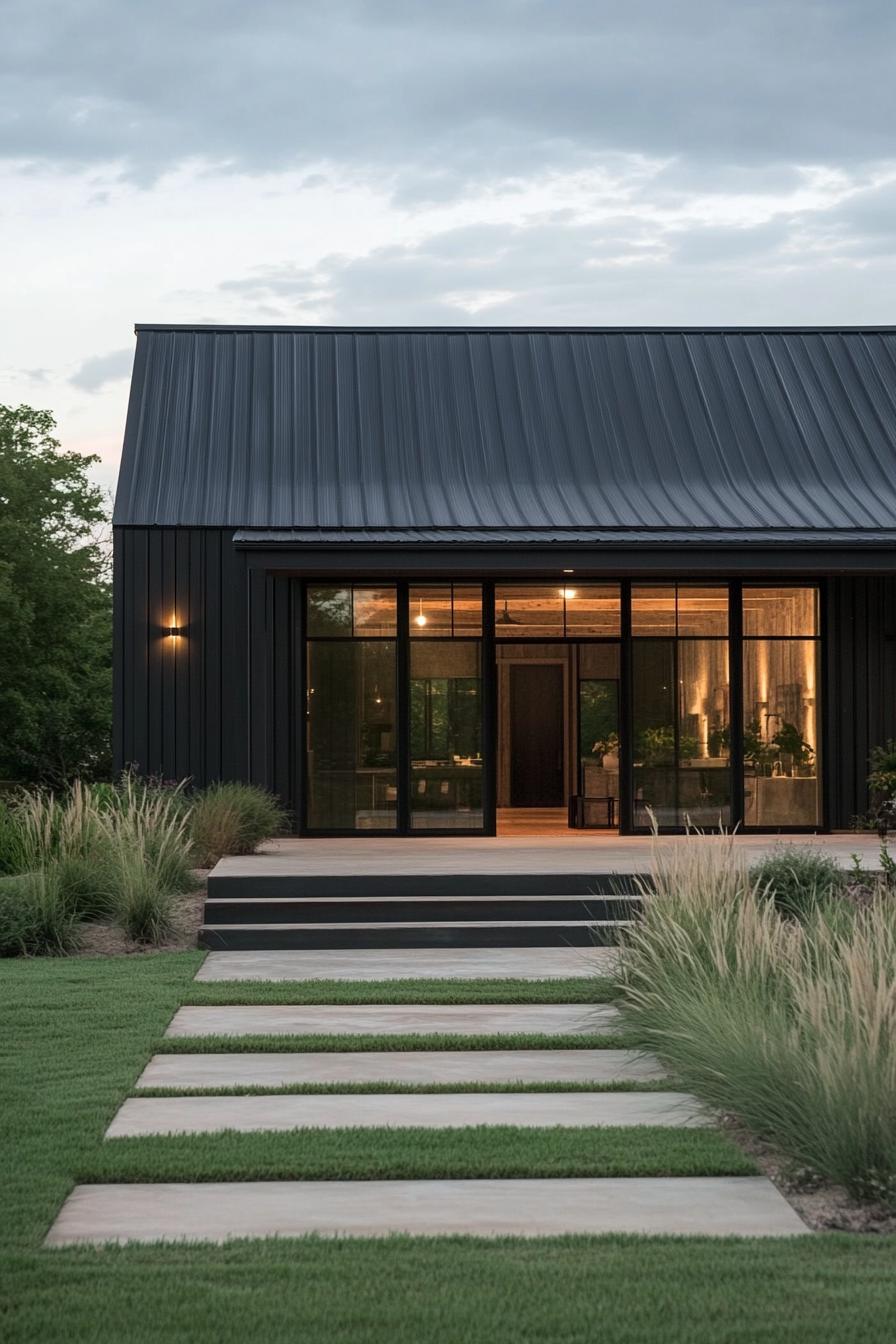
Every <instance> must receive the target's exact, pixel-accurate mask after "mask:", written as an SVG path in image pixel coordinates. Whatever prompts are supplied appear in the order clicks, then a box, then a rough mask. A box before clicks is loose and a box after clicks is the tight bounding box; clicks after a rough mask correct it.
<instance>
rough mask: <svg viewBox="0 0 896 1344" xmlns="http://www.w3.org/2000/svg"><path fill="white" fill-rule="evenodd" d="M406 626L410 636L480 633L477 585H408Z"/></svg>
mask: <svg viewBox="0 0 896 1344" xmlns="http://www.w3.org/2000/svg"><path fill="white" fill-rule="evenodd" d="M408 625H409V629H410V632H411V638H412V639H439V638H444V637H445V636H451V635H454V636H463V635H479V634H481V633H482V586H481V584H478V583H477V584H458V583H430V584H412V585H411V588H410V590H409V594H408Z"/></svg>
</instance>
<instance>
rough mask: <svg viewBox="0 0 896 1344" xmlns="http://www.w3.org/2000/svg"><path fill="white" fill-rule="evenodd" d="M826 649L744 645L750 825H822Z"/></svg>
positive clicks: (802, 642) (787, 643) (813, 644)
mask: <svg viewBox="0 0 896 1344" xmlns="http://www.w3.org/2000/svg"><path fill="white" fill-rule="evenodd" d="M818 660H819V642H818V640H814V639H748V640H745V641H744V821H745V823H746V825H747V826H761V827H763V828H769V827H774V826H816V825H818V824H820V821H821V771H820V762H819V759H818V755H819V741H818V686H819V666H818Z"/></svg>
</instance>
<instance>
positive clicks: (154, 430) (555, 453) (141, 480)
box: [115, 326, 896, 545]
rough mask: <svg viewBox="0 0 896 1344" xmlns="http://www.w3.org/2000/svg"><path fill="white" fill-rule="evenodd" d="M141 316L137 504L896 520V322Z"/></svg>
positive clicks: (594, 532) (337, 533)
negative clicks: (156, 321) (352, 321)
mask: <svg viewBox="0 0 896 1344" xmlns="http://www.w3.org/2000/svg"><path fill="white" fill-rule="evenodd" d="M137 335H138V339H137V354H136V360H135V365H134V376H133V382H132V387H131V402H130V408H129V412H128V421H127V429H126V432H125V444H124V454H123V459H122V465H121V474H120V478H119V486H118V495H117V499H116V505H115V522H116V523H117V524H119V525H143V526H150V525H157V526H178V525H182V526H226V527H229V526H233V527H235V528H241V529H253V528H254V529H266V530H269V532H270V531H277V530H281V531H283V532H284V536H283V537H281V538H280V539H281V540H287V539H288V538H287V537H286V535H285V534H286V533H288V532H289V531H290V530H291V529H296V528H300V529H311V530H314V529H317V530H318V532H319V538H318V539H319V540H321V541H330V542H332V541H334V540H340V539H341V540H350V539H351V538H352V534H355V533H359V534H363V539H364V540H368V541H369V540H371V539H373V537H374V536H375V534H376V532H377V530H378V529H382V530H383V531H382V533H381V536H382V539H383V540H384V541H387V540H390V539H394V538H390V536H389V534H390V533H401V532H407V531H408V530H409V529H410V530H412V531H413V532H414V534H415V535H416V534H419V536H420V539H421V540H426V538H427V537H431V538H432V539H433V540H442V541H444V540H446V539H447V538H446V537H445V535H444V533H446V532H448V533H452V534H454V535H458V534H459V535H464V534H466V539H467V540H470V539H471V535H470V530H471V529H473V530H476V532H477V534H478V535H480V536H481V538H482V540H483V541H501V540H504V539H513V540H520V539H523V540H525V539H526V534H527V533H531V534H533V535H532V537H531V539H532V540H535V539H541V540H544V539H545V538H546V537H547V538H548V539H550V534H551V533H552V532H554V531H559V532H562V533H563V539H564V540H571V539H575V537H576V534H577V533H581V534H582V536H581V539H582V540H585V539H586V536H587V538H588V539H598V540H599V539H601V536H602V534H604V533H606V534H608V535H612V536H618V537H621V536H622V535H623V534H629V533H643V534H648V533H649V534H650V535H651V537H652V539H654V540H656V538H657V535H659V537H660V538H661V539H662V538H663V537H668V539H669V540H673V539H675V540H679V541H680V540H681V539H682V533H683V530H684V532H685V533H686V534H687V533H694V534H697V533H700V534H701V535H702V534H704V533H707V534H710V537H711V536H712V534H714V533H718V535H719V536H720V537H722V536H723V535H724V537H725V538H727V539H731V538H732V537H733V536H734V535H735V534H736V535H738V536H739V537H740V538H741V539H743V540H750V539H751V538H752V539H759V538H761V539H762V540H769V539H771V538H773V537H774V538H777V536H778V534H781V535H782V539H783V540H786V539H788V537H790V536H791V535H792V536H793V539H794V540H796V539H797V534H800V535H802V536H807V535H808V537H809V538H811V540H812V541H813V542H816V543H817V542H818V541H822V542H823V543H825V542H826V543H827V544H833V543H834V542H835V540H836V539H838V538H839V540H840V543H841V544H842V539H843V533H844V532H845V533H847V534H849V533H855V531H856V530H857V529H858V530H861V532H862V533H863V535H864V539H865V540H866V541H867V542H870V543H871V544H876V545H881V544H892V543H893V542H896V328H892V327H878V328H861V329H859V328H828V327H824V328H821V327H817V328H803V327H799V328H797V327H787V328H774V329H772V328H769V329H762V330H758V329H753V328H750V329H735V328H720V327H714V328H702V329H696V328H690V327H689V328H650V329H639V330H633V329H628V328H601V329H597V328H595V329H584V328H563V329H558V328H545V327H541V328H537V329H536V328H532V329H521V328H497V327H488V328H484V327H483V328H470V329H466V328H427V329H422V328H408V327H390V328H385V327H384V328H377V329H370V328H354V329H351V330H348V329H341V328H310V327H292V328H287V327H248V328H246V327H160V326H139V327H138V328H137ZM440 533H441V534H443V535H441V536H440V535H439V534H440ZM835 534H836V535H835ZM268 539H270V538H268ZM559 539H560V538H559V537H558V540H559ZM247 540H248V538H247ZM857 540H858V538H857Z"/></svg>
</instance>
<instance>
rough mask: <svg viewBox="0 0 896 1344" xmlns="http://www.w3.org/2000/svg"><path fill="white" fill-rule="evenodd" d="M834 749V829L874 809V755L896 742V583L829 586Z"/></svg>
mask: <svg viewBox="0 0 896 1344" xmlns="http://www.w3.org/2000/svg"><path fill="white" fill-rule="evenodd" d="M826 591H827V602H826V606H827V611H826V615H827V620H826V623H825V624H826V630H827V638H826V641H825V643H826V664H827V694H826V696H825V700H826V706H825V707H826V711H827V715H826V720H827V722H826V727H827V735H826V747H827V756H828V760H827V764H826V766H824V767H823V768H824V770H825V775H826V778H827V780H828V798H829V803H830V824H831V827H832V828H834V829H842V828H844V827H848V826H849V825H850V824H851V822H852V819H853V817H855V816H857V815H860V814H861V813H862V812H864V811H866V809H867V807H868V788H867V783H866V780H867V775H868V769H869V766H868V757H869V755H870V753H871V750H872V748H874V747H876V746H879V745H880V744H881V743H883V742H885V741H887V739H888V738H896V579H894V578H892V577H890V576H886V577H881V576H870V577H861V578H851V577H849V578H847V577H838V578H832V579H829V580H828V583H827V587H826Z"/></svg>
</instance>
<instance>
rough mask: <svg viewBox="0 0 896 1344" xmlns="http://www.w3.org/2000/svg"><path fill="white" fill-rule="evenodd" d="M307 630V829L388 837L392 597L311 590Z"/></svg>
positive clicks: (393, 818) (392, 593) (392, 762)
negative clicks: (384, 832) (369, 832)
mask: <svg viewBox="0 0 896 1344" xmlns="http://www.w3.org/2000/svg"><path fill="white" fill-rule="evenodd" d="M306 623H307V632H308V642H307V646H306V673H305V675H306V681H305V695H306V751H307V757H306V759H307V766H306V772H307V773H306V780H307V788H306V809H307V810H306V820H307V825H308V827H309V829H310V830H337V831H338V830H361V831H364V830H394V829H395V826H396V824H397V803H398V787H397V772H396V766H397V759H396V744H397V738H396V641H395V634H396V628H397V624H396V590H395V588H394V587H380V588H364V587H360V586H352V585H349V586H347V587H323V586H321V587H310V588H309V589H308V593H307V603H306Z"/></svg>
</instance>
